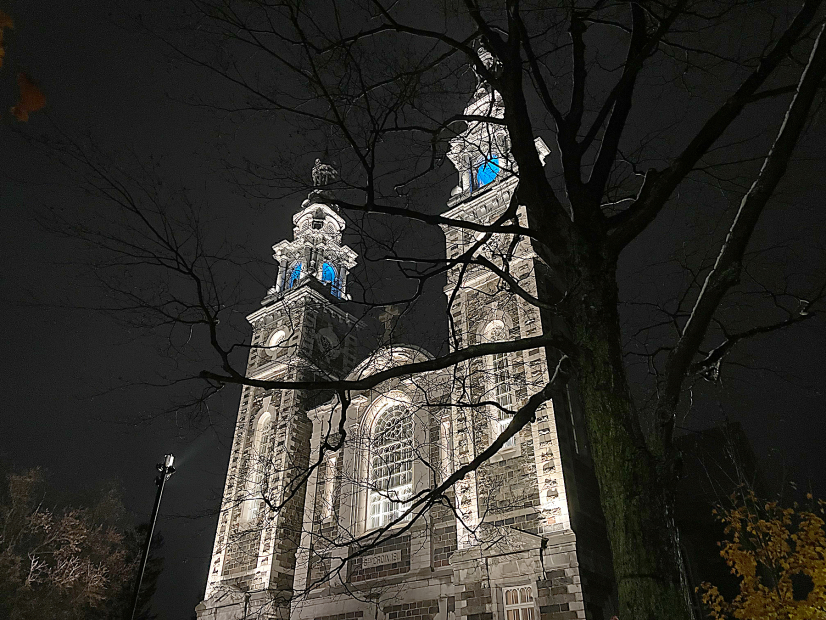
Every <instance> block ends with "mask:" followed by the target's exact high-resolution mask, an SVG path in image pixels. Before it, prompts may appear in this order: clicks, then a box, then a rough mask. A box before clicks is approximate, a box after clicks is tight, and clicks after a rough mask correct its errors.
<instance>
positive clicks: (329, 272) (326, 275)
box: [321, 263, 336, 282]
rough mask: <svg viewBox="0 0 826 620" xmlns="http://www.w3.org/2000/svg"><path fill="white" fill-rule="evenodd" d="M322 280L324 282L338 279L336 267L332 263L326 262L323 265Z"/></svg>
mask: <svg viewBox="0 0 826 620" xmlns="http://www.w3.org/2000/svg"><path fill="white" fill-rule="evenodd" d="M321 281H322V282H335V281H336V268H335V267H333V266H332V265H331V264H330V263H324V264H323V265H322V266H321Z"/></svg>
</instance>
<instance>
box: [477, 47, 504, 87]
mask: <svg viewBox="0 0 826 620" xmlns="http://www.w3.org/2000/svg"><path fill="white" fill-rule="evenodd" d="M476 55H477V56H479V60H481V61H482V64H483V65H485V69H487V70H488V71H489V72H491V73H493V74H494V75H496V74H497V73H499V70H500V69H501V68H502V63H500V62H499V60H498V59H497V58H496V56H494V55H493V54H492V53H491V52H490V51H489V50H488V48H486V47H485V43H484V41H483V40H482V39H481V38H480V39H478V40H477V41H476ZM471 66H472V67H473V72H474V73H475V74H476V90H479V89H480V88H483V87H485V86H486V85H487V83H488V82H487V80H486V79H485V78H484V77H482V76H481V75H479V71H478V69H477V68H476V63H473V64H472V65H471Z"/></svg>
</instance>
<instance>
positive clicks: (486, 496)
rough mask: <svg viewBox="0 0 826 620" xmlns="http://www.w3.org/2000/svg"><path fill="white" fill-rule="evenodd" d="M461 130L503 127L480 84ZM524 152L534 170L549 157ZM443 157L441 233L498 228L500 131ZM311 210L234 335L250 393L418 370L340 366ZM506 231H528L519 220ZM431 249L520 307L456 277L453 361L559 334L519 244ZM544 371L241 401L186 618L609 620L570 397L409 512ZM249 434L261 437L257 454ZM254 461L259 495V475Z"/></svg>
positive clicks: (404, 352) (315, 213) (326, 245)
mask: <svg viewBox="0 0 826 620" xmlns="http://www.w3.org/2000/svg"><path fill="white" fill-rule="evenodd" d="M465 112H466V114H491V115H493V116H500V117H501V115H502V113H503V111H502V109H501V101H500V100H499V98H498V95H497V94H496V93H495V92H493V91H491V90H490V89H489V88H487V87H486V86H485V85H484V84H482V85H480V88H479V91H478V92H477V93H476V95H475V96H474V98H473V100H472V101H471V103H470V104H469V106H468V109H467V110H466V111H465ZM536 146H537V152H538V154H539V156H540V158H541V159H542V160H543V162H544V158H545V156H546V155H547V154H548V148H547V147H546V146H545V144H544V143H543V142H542V141H541V140H537V142H536ZM448 156H449V157H450V159H451V161H453V163H454V164H455V165H456V168H457V170H458V175H459V179H460V183H459V186H458V187H457V188H456V189H455V190H454V192H453V194H452V196H451V198H450V201H449V202H448V207H449V210H448V211H447V213H446V214H445V215H446V216H447V217H449V218H453V219H455V220H464V221H470V222H475V223H483V224H489V223H492V222H495V221H497V218H500V217H501V216H502V214H503V213H504V212H505V211H506V209H508V207H509V205H510V204H511V198H512V196H513V193H514V191H515V189H516V185H517V175H516V173H517V171H516V170H515V167H514V165H513V164H512V162H511V160H510V157H509V139H508V136H507V131H506V130H505V129H504V128H503V127H502V126H501V125H495V126H491V127H488V126H485V125H480V124H478V123H476V124H474V123H471V124H470V126H469V127H468V129H467V131H466V132H465V134H463V135H462V136H459V137H458V138H456V139H455V140H454V142H453V146H452V148H451V151H450V153H449V154H448ZM322 194H323V193H320V192H318V191H316V192H314V193H313V194H311V196H310V199H309V200H308V201H307V202H305V204H304V205H303V210H302V211H301V212H300V213H299V214H297V215H296V217H295V218H294V221H295V222H296V229H295V236H296V240H295V241H291V242H282V243H280V244H278V245H276V246H275V248H276V256H277V257H278V259H279V264H280V265H281V269H280V270H279V277H278V282H277V285H276V287H274V288H273V289H271V291H270V293H269V295H268V297H267V298H266V299H265V301H264V306H263V307H262V309H261V310H259V311H257V312H256V313H253V314H252V315H250V317H249V319H250V322H251V323H252V325H253V330H254V335H253V340H252V343H253V347H252V350H251V353H250V362H249V373H250V376H251V377H253V378H284V379H299V378H306V377H318V376H330V375H332V376H349V378H351V379H358V378H363V377H366V376H369V375H371V374H373V373H376V372H380V371H381V370H384V369H387V368H390V367H393V366H396V365H400V364H406V363H411V362H420V361H425V360H427V359H430V355H429V354H428V353H427V352H425V351H423V350H421V349H419V348H417V347H414V346H402V345H392V346H387V347H385V348H382V349H380V350H378V351H376V352H374V353H373V354H372V355H371V356H370V357H369V358H368V359H366V360H364V361H362V362H361V363H359V364H358V365H357V364H355V360H354V351H355V327H354V320H353V318H352V317H351V316H350V315H348V314H347V313H346V312H345V311H344V310H343V309H342V306H341V302H342V300H344V299H346V298H347V295H346V290H345V289H346V278H344V277H339V276H336V277H335V278H334V277H332V276H330V275H329V274H330V273H331V272H329V271H328V268H333V269H334V270H335V273H336V274H346V270H348V269H350V268H352V266H353V265H354V254H352V252H351V251H349V250H348V249H346V248H344V246H340V245H337V244H340V233H341V230H342V229H343V221H342V220H340V218H338V216H337V214H336V213H335V210H334V209H333V208H332V207H330V206H329V205H328V204H326V203H325V202H324V200H323V199H324V198H325V195H322ZM314 201H315V202H314ZM515 216H516V217H517V218H518V219H519V221H520V223H521V224H523V225H526V224H527V222H526V216H525V212H524V209H522V208H519V209H517V210H516V212H515ZM444 233H445V238H446V246H447V247H446V251H447V256H448V257H456V256H459V255H460V254H462V253H464V252H467V251H469V250H471V251H473V252H475V253H477V254H481V255H483V256H485V257H486V258H487V259H488V260H490V261H491V262H492V263H494V264H496V265H498V266H499V267H501V268H503V269H506V270H507V272H508V273H509V274H510V276H511V277H512V278H513V280H514V281H515V282H516V283H517V284H518V286H519V288H520V289H521V291H522V295H518V294H514V292H513V287H509V286H506V285H504V283H503V281H502V280H501V279H500V278H499V277H498V276H496V275H495V274H494V273H492V272H491V271H490V270H488V269H484V268H482V267H480V266H478V265H477V266H473V265H472V266H469V267H467V268H465V269H462V268H460V267H455V268H454V269H453V270H452V271H451V272H450V273H449V275H448V281H447V285H446V287H445V294H446V296H447V298H448V300H449V301H450V313H451V317H452V325H451V329H452V333H451V336H452V337H455V341H453V340H452V342H455V343H456V344H458V346H459V347H464V346H468V345H474V344H480V343H485V342H496V341H508V340H514V339H518V338H529V337H532V336H537V335H540V334H541V333H547V332H548V331H553V330H556V329H564V327H563V326H561V325H560V324H559V321H558V320H557V318H556V317H554V316H552V315H551V314H550V313H547V312H544V311H543V312H540V310H539V309H538V308H537V307H536V306H535V305H533V304H531V303H530V302H529V301H526V299H525V297H528V298H530V297H531V296H534V297H535V296H537V294H538V287H539V286H540V285H544V283H547V282H551V283H553V274H549V273H547V271H543V269H544V267H543V266H542V265H540V264H539V263H538V261H537V260H536V256H535V255H534V253H533V251H532V249H531V246H530V243H529V242H528V241H526V240H524V239H522V240H519V241H518V242H514V240H513V239H512V237H510V236H509V235H503V234H493V235H488V236H483V235H479V234H475V233H472V232H471V231H469V230H467V229H463V228H460V227H445V228H444ZM302 235H304V236H303V237H302ZM300 239H304V242H303V243H299V242H298V240H300ZM342 248H343V249H342ZM296 265H299V268H298V269H296ZM305 265H306V266H309V267H307V268H306V269H305V268H304V267H303V266H305ZM324 265H327V266H328V267H325V266H324ZM330 265H332V267H329V266H330ZM302 269H304V272H303V273H305V275H304V276H302V275H301V273H302ZM296 274H297V275H296ZM325 274H327V275H325ZM302 278H305V279H306V282H304V283H302V282H301V280H302ZM336 278H338V279H336ZM281 332H284V333H283V334H281V335H279V334H280V333H281ZM555 366H556V357H555V354H554V352H552V351H546V350H544V349H539V348H536V349H531V350H526V351H519V352H511V353H504V354H494V355H490V356H487V357H486V358H478V359H474V360H472V361H469V362H466V363H462V364H460V365H458V366H456V367H453V368H449V369H445V370H441V371H434V372H429V373H424V374H420V375H416V376H413V377H407V378H396V379H390V380H388V381H386V382H384V383H383V384H380V385H378V386H376V387H374V388H372V389H369V390H364V391H362V392H352V393H350V394H349V399H350V402H349V405H348V407H347V409H346V411H344V412H342V408H341V403H340V402H339V401H338V399H337V398H333V399H332V400H327V402H322V400H324V399H319V397H318V396H317V395H316V397H315V400H311V398H312V397H311V395H310V394H305V393H302V392H300V391H281V392H276V391H273V392H265V391H262V390H259V389H255V388H249V387H247V388H244V391H243V393H242V398H241V406H240V408H239V414H238V427H237V432H236V436H235V442H234V444H233V450H232V455H231V459H230V464H229V474H228V476H227V486H226V489H225V495H224V505H223V509H222V515H221V519H220V522H219V527H218V532H217V534H216V542H215V549H214V554H213V560H212V567H211V570H210V577H209V582H208V584H207V591H206V597H205V601H204V602H203V603H202V604H201V605H199V608H198V617H199V618H214V619H215V620H224V619H225V618H226V619H229V618H236V617H243V616H242V615H239V614H243V613H244V611H243V610H242V609H241V606H242V605H244V606H245V608H246V613H247V614H248V617H266V618H287V617H289V618H290V619H291V620H350V619H351V618H366V617H370V618H374V619H376V620H535V619H539V620H568V619H586V618H587V619H589V620H607V619H608V618H609V617H610V616H611V615H612V614H613V613H614V611H615V609H616V603H615V596H614V594H613V585H612V575H611V561H610V554H609V552H608V543H607V540H606V538H605V533H604V526H603V519H602V515H601V513H600V508H599V501H598V495H597V490H596V483H595V480H594V476H593V470H592V466H591V463H590V457H589V453H588V447H587V442H586V440H585V433H584V428H583V425H582V421H581V418H582V416H581V412H580V411H579V406H578V401H577V396H576V391H575V389H569V390H568V391H567V392H566V393H564V394H561V395H560V396H559V397H556V398H554V399H553V401H552V402H551V401H549V402H547V403H545V404H544V405H543V406H542V407H541V408H540V409H539V410H538V411H537V414H536V420H535V422H533V423H532V424H530V425H529V426H527V427H525V428H523V429H522V430H521V431H520V432H519V433H518V434H517V435H516V436H515V437H514V438H513V439H512V440H511V441H509V442H508V443H507V444H506V445H505V446H504V447H503V448H502V449H500V450H499V451H498V453H497V454H496V455H495V456H494V457H493V458H491V459H490V460H488V461H487V462H485V463H484V464H482V465H481V466H480V467H478V468H477V469H476V470H475V471H471V472H468V473H467V474H466V475H465V476H464V477H463V478H461V479H459V480H457V481H456V482H455V484H453V485H452V486H449V487H446V488H445V489H443V493H442V495H441V496H440V498H439V501H437V502H436V503H433V504H419V503H418V499H417V498H419V497H420V496H421V494H422V493H423V492H425V491H426V490H428V489H432V488H435V487H437V486H439V485H440V484H441V483H442V482H443V481H445V480H446V479H447V478H448V477H449V476H450V475H451V474H453V472H455V471H457V470H458V469H459V468H461V467H463V466H464V465H467V464H468V463H470V462H471V461H472V460H473V459H474V458H475V457H476V455H478V454H479V453H480V452H481V451H483V450H484V449H486V448H487V447H488V446H489V445H490V444H491V442H492V441H493V440H494V439H495V438H496V437H497V436H498V435H499V433H500V432H501V431H502V429H503V428H505V427H506V426H507V425H508V423H509V419H510V417H509V416H510V414H509V413H508V411H509V410H510V411H513V410H515V409H517V408H518V407H519V406H521V404H523V403H524V402H525V401H526V400H527V399H528V398H529V397H530V396H531V395H532V394H534V393H536V392H537V391H539V390H540V389H542V388H543V387H544V386H545V385H546V383H547V382H548V381H549V379H550V377H551V376H552V374H553V372H554V369H555ZM348 373H349V374H348ZM330 396H331V395H326V398H328V399H329V397H330ZM264 415H268V416H269V418H266V419H268V420H271V422H270V424H272V427H271V428H272V430H271V431H267V432H269V433H270V435H266V436H267V438H268V439H267V441H272V444H271V447H267V448H266V450H264V449H263V448H261V447H260V446H261V444H260V437H262V436H264V435H263V434H262V433H263V431H261V429H260V427H261V423H260V422H259V420H261V419H262V416H264ZM270 436H271V439H270ZM256 446H257V447H256ZM256 450H257V451H258V453H256ZM264 452H265V453H266V457H267V462H268V463H272V465H271V466H269V468H268V469H266V483H262V482H261V476H260V474H257V473H256V472H260V466H258V469H256V467H257V466H256V463H257V461H256V458H257V457H260V455H261V454H262V453H264ZM258 460H260V458H258ZM316 465H317V466H316ZM256 475H258V477H257V478H256ZM250 480H254V481H257V482H255V483H254V484H253V486H252V487H251V486H250V482H249V481H250ZM296 481H298V482H296ZM256 485H257V486H256ZM297 485H298V486H297ZM299 487H300V488H299ZM296 489H298V491H297V492H296ZM259 495H260V496H261V497H262V498H267V499H268V500H269V502H270V503H271V504H272V505H278V506H280V505H281V502H282V500H283V498H284V497H286V496H291V497H292V498H293V499H292V500H290V501H289V502H287V503H286V504H284V506H283V507H282V508H281V509H280V510H278V511H276V512H273V511H272V510H266V509H265V507H266V505H265V504H261V505H259V508H258V510H257V511H256V510H252V512H251V509H250V508H249V506H250V505H252V504H253V503H254V502H255V501H258V496H259ZM259 504H260V502H259ZM251 515H252V516H251ZM411 517H412V518H411ZM253 612H254V613H256V614H257V615H256V616H253V615H251V614H252V613H253Z"/></svg>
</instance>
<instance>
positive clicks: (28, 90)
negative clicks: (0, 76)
mask: <svg viewBox="0 0 826 620" xmlns="http://www.w3.org/2000/svg"><path fill="white" fill-rule="evenodd" d="M17 86H18V87H20V100H19V101H18V102H17V105H16V106H14V107H13V108H12V109H11V113H12V114H14V116H15V118H16V119H17V120H18V121H21V122H25V121H27V120H29V113H30V112H34V111H36V110H39V109H40V108H42V107H43V106H45V105H46V96H45V95H44V94H43V93H42V92H41V90H40V89H39V88H38V87H37V84H35V83H34V82H33V81H32V79H31V78H30V77H29V76H28V75H26V74H25V73H18V74H17Z"/></svg>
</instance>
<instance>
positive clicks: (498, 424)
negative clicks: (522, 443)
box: [484, 319, 516, 448]
mask: <svg viewBox="0 0 826 620" xmlns="http://www.w3.org/2000/svg"><path fill="white" fill-rule="evenodd" d="M484 339H485V341H487V342H505V341H507V339H508V332H507V329H506V328H505V323H504V322H503V321H502V320H499V319H497V320H494V321H491V322H490V323H488V325H487V327H486V328H485V331H484ZM487 365H488V373H487V375H488V376H487V381H486V383H487V384H488V394H490V395H491V396H492V399H493V400H494V401H495V402H496V403H497V404H498V405H499V407H496V408H495V409H496V410H495V414H494V415H495V419H494V424H493V429H494V432H495V433H496V435H495V437H498V436H499V435H500V434H502V431H504V430H505V428H507V426H508V425H509V424H510V423H511V420H512V419H513V414H512V413H511V410H512V408H513V406H514V402H515V399H514V394H513V380H512V376H511V364H510V354H509V353H494V354H492V355H490V356H489V358H488V363H487ZM515 445H516V437H515V436H514V437H511V438H510V439H508V441H506V442H505V444H504V445H503V446H502V447H503V448H511V447H513V446H515Z"/></svg>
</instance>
